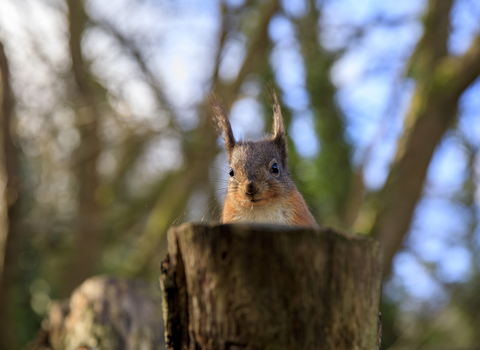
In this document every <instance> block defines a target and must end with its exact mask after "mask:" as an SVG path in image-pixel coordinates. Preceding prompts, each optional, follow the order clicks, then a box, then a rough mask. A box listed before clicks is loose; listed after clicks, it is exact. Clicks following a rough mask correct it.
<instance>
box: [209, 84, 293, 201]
mask: <svg viewBox="0 0 480 350" xmlns="http://www.w3.org/2000/svg"><path fill="white" fill-rule="evenodd" d="M272 97H273V135H271V136H267V137H266V138H265V139H263V140H260V141H256V142H253V141H236V140H235V137H234V136H233V132H232V127H231V125H230V121H229V120H228V117H227V114H226V112H225V109H224V108H223V106H222V104H221V103H220V101H219V100H218V99H217V98H216V97H215V96H211V97H210V102H211V105H212V108H213V112H214V116H215V121H216V124H217V127H218V129H219V131H220V132H223V138H224V140H225V149H226V151H227V154H228V162H229V164H230V170H229V175H230V178H229V181H228V191H227V198H229V199H231V200H232V201H234V202H235V204H236V205H238V206H241V207H245V208H252V207H253V206H265V205H272V204H274V203H276V202H278V201H279V200H281V199H282V198H285V194H287V193H288V192H289V191H291V190H292V189H295V185H294V184H293V181H292V180H291V179H290V176H289V172H288V166H287V155H288V151H287V139H286V136H285V128H284V125H283V118H282V113H281V110H280V104H279V103H278V98H277V96H276V94H275V92H273V91H272Z"/></svg>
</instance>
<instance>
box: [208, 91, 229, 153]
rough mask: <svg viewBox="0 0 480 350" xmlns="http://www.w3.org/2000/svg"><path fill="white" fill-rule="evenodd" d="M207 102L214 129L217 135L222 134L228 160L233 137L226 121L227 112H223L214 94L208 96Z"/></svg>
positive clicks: (223, 109)
mask: <svg viewBox="0 0 480 350" xmlns="http://www.w3.org/2000/svg"><path fill="white" fill-rule="evenodd" d="M208 100H209V101H210V105H211V106H212V111H213V116H214V121H215V128H216V129H217V132H218V133H219V134H222V132H223V139H224V140H225V149H226V150H227V153H228V157H229V158H230V155H231V153H232V151H233V147H235V137H234V136H233V131H232V126H231V125H230V121H229V120H228V117H227V112H225V108H223V105H222V103H221V102H220V100H219V99H218V97H217V96H215V95H214V94H210V95H209V96H208Z"/></svg>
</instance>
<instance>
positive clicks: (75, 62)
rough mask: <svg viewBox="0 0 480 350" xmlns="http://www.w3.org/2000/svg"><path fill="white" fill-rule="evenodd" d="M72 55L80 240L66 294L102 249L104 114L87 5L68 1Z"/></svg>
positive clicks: (90, 271)
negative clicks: (89, 54)
mask: <svg viewBox="0 0 480 350" xmlns="http://www.w3.org/2000/svg"><path fill="white" fill-rule="evenodd" d="M67 4H68V14H69V17H68V19H69V29H70V55H71V59H72V71H73V74H74V79H75V82H76V85H77V88H78V92H79V96H78V97H77V101H76V102H77V111H76V115H77V125H78V128H79V130H80V135H81V141H80V145H79V147H78V149H77V153H76V164H77V168H76V169H75V170H76V173H77V181H78V184H79V194H78V218H77V237H76V246H75V247H74V253H73V258H72V262H71V266H70V267H69V268H68V271H67V278H66V281H65V282H66V283H65V288H66V290H65V293H66V294H69V293H70V292H71V291H72V290H73V288H75V287H76V286H78V285H79V284H80V283H81V282H83V281H84V280H85V279H86V278H87V277H89V276H91V275H92V274H93V272H94V270H95V265H96V262H97V260H98V256H99V250H100V240H101V236H100V214H99V207H98V204H97V201H96V199H95V190H96V189H97V187H98V174H97V169H96V165H97V160H98V156H99V153H100V140H99V138H98V135H97V128H98V121H99V118H100V112H99V110H98V106H97V104H96V101H95V92H94V91H93V88H92V84H91V81H90V76H89V73H88V71H87V68H86V64H85V62H84V60H83V57H82V49H81V38H82V33H83V30H84V28H85V24H86V22H87V15H86V13H85V9H84V3H83V1H80V0H68V1H67Z"/></svg>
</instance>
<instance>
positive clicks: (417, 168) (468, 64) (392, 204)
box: [372, 0, 480, 273]
mask: <svg viewBox="0 0 480 350" xmlns="http://www.w3.org/2000/svg"><path fill="white" fill-rule="evenodd" d="M452 3H453V0H430V2H429V5H428V12H427V14H426V17H425V20H424V27H425V29H424V30H425V31H424V35H423V38H422V39H421V40H420V42H419V44H418V46H417V49H416V51H415V53H414V54H413V56H412V59H411V62H410V72H411V75H412V77H413V78H414V79H415V80H416V84H417V87H416V91H415V94H414V96H413V100H412V105H411V108H410V111H409V113H408V116H407V119H406V122H405V132H404V135H403V136H402V139H401V140H400V143H399V146H398V150H397V155H396V157H395V161H394V164H393V165H392V168H391V171H390V173H389V176H388V178H387V181H386V184H385V186H384V188H383V189H382V191H381V194H380V201H379V202H380V205H379V209H378V214H377V218H376V221H375V223H374V226H373V228H372V234H373V236H375V237H377V238H378V240H379V241H380V244H381V245H382V247H383V251H384V254H383V257H384V262H383V271H384V273H388V272H389V271H390V268H391V264H392V259H393V256H394V254H395V253H396V252H397V250H398V249H399V248H400V247H401V244H402V241H403V238H404V236H405V234H406V233H407V232H408V229H409V227H410V223H411V221H412V216H413V213H414V209H415V206H416V204H417V202H418V200H419V199H420V196H421V194H422V189H423V184H424V180H425V176H426V173H427V169H428V165H429V164H430V160H431V158H432V155H433V153H434V151H435V148H436V146H437V144H438V143H439V142H440V140H441V139H442V137H443V135H444V134H445V132H446V131H447V130H448V128H449V127H450V126H451V125H452V123H453V121H454V118H455V115H456V112H457V105H458V99H459V97H460V96H461V94H462V93H463V92H464V91H465V89H467V88H468V86H469V85H470V84H471V83H473V82H474V81H475V79H476V78H477V77H478V76H479V74H480V37H477V39H476V40H475V41H474V42H473V44H472V46H471V47H470V49H469V50H468V52H467V53H466V54H465V55H464V56H460V57H454V56H449V55H448V52H447V41H448V34H449V30H450V9H451V6H452Z"/></svg>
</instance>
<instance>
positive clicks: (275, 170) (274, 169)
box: [270, 163, 280, 174]
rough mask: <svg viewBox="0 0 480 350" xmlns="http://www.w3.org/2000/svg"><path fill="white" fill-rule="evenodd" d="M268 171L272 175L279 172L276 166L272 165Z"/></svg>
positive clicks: (275, 164)
mask: <svg viewBox="0 0 480 350" xmlns="http://www.w3.org/2000/svg"><path fill="white" fill-rule="evenodd" d="M270 171H271V172H272V174H278V173H279V172H280V170H279V169H278V164H277V163H274V164H273V165H272V169H271V170H270Z"/></svg>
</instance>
